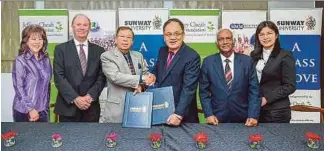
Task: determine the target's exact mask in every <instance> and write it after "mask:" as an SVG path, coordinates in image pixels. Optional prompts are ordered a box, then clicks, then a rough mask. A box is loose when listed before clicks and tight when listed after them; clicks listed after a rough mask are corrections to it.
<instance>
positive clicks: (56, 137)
mask: <svg viewBox="0 0 324 151" xmlns="http://www.w3.org/2000/svg"><path fill="white" fill-rule="evenodd" d="M52 139H54V140H60V139H62V137H61V135H60V134H58V133H56V134H53V135H52Z"/></svg>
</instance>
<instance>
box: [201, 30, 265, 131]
mask: <svg viewBox="0 0 324 151" xmlns="http://www.w3.org/2000/svg"><path fill="white" fill-rule="evenodd" d="M216 44H217V47H218V49H219V50H220V53H218V54H214V55H211V56H209V57H207V58H205V59H204V62H203V65H202V67H201V73H200V81H199V82H200V84H199V87H200V101H201V105H202V108H203V110H204V113H205V116H206V117H207V122H208V123H209V124H213V125H216V124H218V123H244V122H245V125H246V126H257V124H258V118H259V113H260V107H261V99H260V97H259V84H258V79H257V75H256V72H255V68H254V67H253V60H252V58H250V57H249V56H246V55H243V54H238V53H234V51H233V46H234V43H233V34H232V32H231V31H230V30H228V29H222V30H220V31H219V32H218V34H217V43H216Z"/></svg>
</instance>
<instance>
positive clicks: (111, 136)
mask: <svg viewBox="0 0 324 151" xmlns="http://www.w3.org/2000/svg"><path fill="white" fill-rule="evenodd" d="M106 139H111V140H113V141H115V140H116V139H117V134H116V133H110V134H108V135H107V136H106Z"/></svg>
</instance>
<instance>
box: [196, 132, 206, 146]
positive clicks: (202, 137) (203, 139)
mask: <svg viewBox="0 0 324 151" xmlns="http://www.w3.org/2000/svg"><path fill="white" fill-rule="evenodd" d="M194 139H195V141H196V142H201V143H204V144H206V143H207V141H208V136H207V134H205V133H204V132H200V133H197V134H196V135H195V137H194Z"/></svg>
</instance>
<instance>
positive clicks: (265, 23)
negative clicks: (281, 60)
mask: <svg viewBox="0 0 324 151" xmlns="http://www.w3.org/2000/svg"><path fill="white" fill-rule="evenodd" d="M265 27H268V28H270V29H271V30H273V31H274V32H275V34H276V35H277V36H278V38H277V39H276V41H275V43H274V47H273V50H280V49H281V46H280V41H279V30H278V27H277V26H276V24H275V23H274V22H272V21H263V22H261V23H260V24H259V25H258V27H257V29H256V31H255V43H254V51H253V53H254V55H255V56H261V54H262V50H263V46H262V45H261V43H260V39H259V34H260V32H261V30H262V29H263V28H265Z"/></svg>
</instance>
